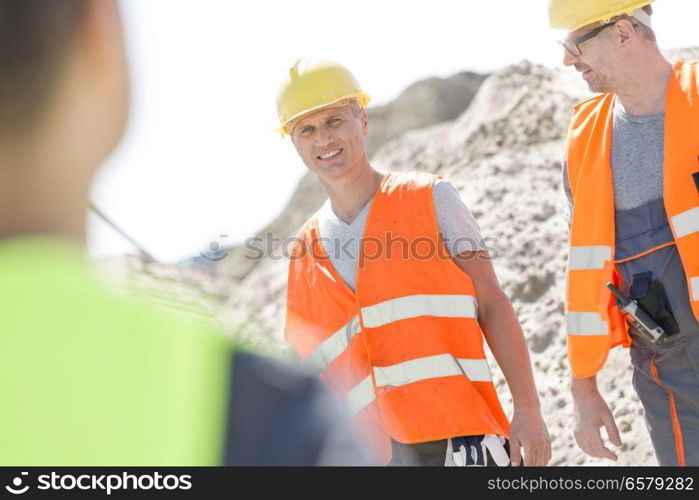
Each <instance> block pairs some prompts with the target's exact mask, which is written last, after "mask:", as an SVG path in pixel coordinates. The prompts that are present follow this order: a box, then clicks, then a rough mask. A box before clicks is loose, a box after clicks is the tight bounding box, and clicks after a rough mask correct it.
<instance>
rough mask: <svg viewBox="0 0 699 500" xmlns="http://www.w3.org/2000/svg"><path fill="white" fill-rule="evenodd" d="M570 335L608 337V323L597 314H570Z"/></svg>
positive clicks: (568, 319)
mask: <svg viewBox="0 0 699 500" xmlns="http://www.w3.org/2000/svg"><path fill="white" fill-rule="evenodd" d="M566 319H567V322H568V335H607V322H606V321H602V317H601V316H600V315H599V313H596V312H569V313H568V317H567V318H566Z"/></svg>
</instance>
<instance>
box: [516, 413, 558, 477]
mask: <svg viewBox="0 0 699 500" xmlns="http://www.w3.org/2000/svg"><path fill="white" fill-rule="evenodd" d="M522 448H523V449H524V464H525V465H527V466H544V465H547V464H548V463H549V461H550V460H551V438H550V437H549V432H548V430H547V429H546V424H545V423H544V419H543V418H542V417H541V412H540V411H539V410H538V409H536V410H529V409H527V410H518V409H517V408H515V412H514V414H513V415H512V425H511V426H510V462H511V463H512V465H513V466H518V465H519V464H520V463H521V462H522Z"/></svg>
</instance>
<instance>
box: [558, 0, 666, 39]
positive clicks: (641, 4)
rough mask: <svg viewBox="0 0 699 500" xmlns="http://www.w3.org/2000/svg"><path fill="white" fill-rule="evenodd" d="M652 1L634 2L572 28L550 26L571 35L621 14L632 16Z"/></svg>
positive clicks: (561, 23)
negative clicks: (566, 31)
mask: <svg viewBox="0 0 699 500" xmlns="http://www.w3.org/2000/svg"><path fill="white" fill-rule="evenodd" d="M653 1H654V0H641V1H639V2H636V3H634V4H632V5H630V6H628V7H624V8H623V9H619V10H617V11H613V12H611V13H610V12H608V13H605V14H602V15H599V16H595V17H592V18H590V19H586V20H585V21H583V22H580V23H578V24H576V25H574V26H573V27H569V26H566V25H565V24H564V23H563V22H562V21H559V22H551V23H550V26H551V27H552V28H554V29H566V30H568V32H569V33H571V32H573V31H576V30H579V29H580V28H582V27H584V26H588V25H590V24H594V23H599V22H603V23H607V22H609V21H610V20H611V19H612V18H614V17H616V16H621V15H622V14H626V15H627V16H630V15H632V14H633V12H634V11H635V10H637V9H640V8H641V7H645V6H646V5H650V4H651V3H653Z"/></svg>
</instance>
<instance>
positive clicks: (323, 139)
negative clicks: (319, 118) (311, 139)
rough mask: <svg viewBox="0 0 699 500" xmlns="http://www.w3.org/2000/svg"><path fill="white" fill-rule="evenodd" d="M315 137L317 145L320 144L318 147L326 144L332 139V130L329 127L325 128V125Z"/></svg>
mask: <svg viewBox="0 0 699 500" xmlns="http://www.w3.org/2000/svg"><path fill="white" fill-rule="evenodd" d="M317 137H318V146H320V147H323V146H327V145H328V144H330V143H331V142H332V141H333V139H334V136H333V133H332V130H330V129H329V128H326V127H323V128H322V129H321V130H320V133H319V134H318V136H317Z"/></svg>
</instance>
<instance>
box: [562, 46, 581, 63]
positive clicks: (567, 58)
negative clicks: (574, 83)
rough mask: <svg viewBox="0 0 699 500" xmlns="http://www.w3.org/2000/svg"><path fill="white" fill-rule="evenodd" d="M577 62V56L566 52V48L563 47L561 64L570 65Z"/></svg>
mask: <svg viewBox="0 0 699 500" xmlns="http://www.w3.org/2000/svg"><path fill="white" fill-rule="evenodd" d="M577 62H578V56H574V55H573V54H571V53H570V52H568V49H563V65H564V66H572V65H574V64H575V63H577Z"/></svg>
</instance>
